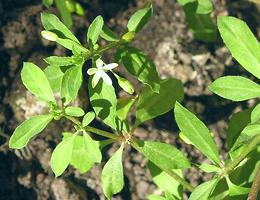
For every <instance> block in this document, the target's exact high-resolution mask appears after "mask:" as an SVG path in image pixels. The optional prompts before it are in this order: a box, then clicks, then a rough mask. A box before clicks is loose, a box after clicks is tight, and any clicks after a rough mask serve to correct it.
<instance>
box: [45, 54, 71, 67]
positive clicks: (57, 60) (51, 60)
mask: <svg viewBox="0 0 260 200" xmlns="http://www.w3.org/2000/svg"><path fill="white" fill-rule="evenodd" d="M44 61H45V62H46V63H48V64H49V65H57V66H70V65H73V64H75V60H74V59H73V57H60V56H50V57H47V58H45V59H44Z"/></svg>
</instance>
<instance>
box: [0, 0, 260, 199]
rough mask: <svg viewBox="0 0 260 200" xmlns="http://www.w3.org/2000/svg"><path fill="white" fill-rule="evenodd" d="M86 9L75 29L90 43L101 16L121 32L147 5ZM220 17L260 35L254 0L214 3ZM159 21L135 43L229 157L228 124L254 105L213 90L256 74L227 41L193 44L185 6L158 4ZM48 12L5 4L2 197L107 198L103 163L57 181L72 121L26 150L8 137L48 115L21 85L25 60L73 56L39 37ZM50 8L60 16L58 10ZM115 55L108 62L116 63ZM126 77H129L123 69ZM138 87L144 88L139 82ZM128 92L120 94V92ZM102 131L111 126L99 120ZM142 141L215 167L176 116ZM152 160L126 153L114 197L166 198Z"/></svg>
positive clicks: (99, 0) (32, 2) (0, 76)
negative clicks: (57, 154)
mask: <svg viewBox="0 0 260 200" xmlns="http://www.w3.org/2000/svg"><path fill="white" fill-rule="evenodd" d="M80 2H81V3H82V5H83V6H84V7H85V8H86V10H87V12H86V15H85V17H78V16H73V20H74V26H73V31H74V32H75V33H76V35H77V37H78V38H79V40H80V41H83V43H86V39H85V32H86V27H88V25H89V22H90V21H91V20H92V19H93V18H94V17H95V16H96V15H98V14H102V15H103V16H104V17H105V20H106V22H107V23H108V25H109V26H110V27H111V28H112V29H113V30H114V31H115V32H117V33H122V31H123V27H125V25H126V23H127V19H129V16H130V15H131V14H132V13H133V12H134V11H135V10H136V9H137V8H140V7H142V6H143V5H144V3H145V1H144V0H136V1H134V0H131V1H129V0H121V1H120V0H113V1H111V0H106V1H105V0H94V1H91V3H89V2H88V1H84V0H81V1H80ZM213 2H214V8H215V9H214V12H213V14H212V17H216V16H217V15H233V16H236V17H239V18H241V19H243V20H245V21H246V22H247V23H248V24H249V26H250V27H251V28H252V30H253V31H254V33H255V34H256V35H257V36H260V29H259V27H260V26H259V25H260V24H259V23H260V20H259V16H260V15H259V8H257V7H256V6H255V5H254V4H252V3H249V2H247V1H242V0H241V1H231V0H230V1H228V0H213ZM153 5H154V10H155V12H154V16H153V18H152V19H151V21H150V22H149V23H148V24H147V25H146V27H145V28H144V29H143V30H142V32H141V33H140V34H138V36H137V38H136V40H135V42H134V46H136V47H138V48H141V49H143V51H144V52H146V53H147V54H148V55H149V56H150V57H151V58H152V59H153V60H154V62H155V64H156V66H157V70H158V72H159V74H160V77H161V78H165V77H175V78H178V79H180V80H181V81H182V82H183V83H184V86H185V95H186V96H185V100H184V102H183V104H184V105H185V106H186V107H187V108H189V109H190V110H191V111H193V112H194V113H196V114H197V116H198V117H199V118H201V119H202V120H203V121H204V122H205V123H206V124H207V125H208V126H209V128H210V129H211V131H212V132H213V133H214V136H215V140H216V142H217V145H218V147H219V149H221V154H222V156H223V157H224V158H225V157H226V153H225V152H226V143H225V138H226V129H227V121H228V119H229V117H230V115H231V114H232V113H234V112H237V111H239V110H241V109H242V108H247V107H248V106H250V105H252V104H253V103H254V102H253V101H249V102H244V103H234V102H230V101H226V100H223V99H221V98H219V97H217V96H215V95H212V94H211V93H210V91H209V90H208V88H207V86H208V85H209V84H210V83H211V82H212V81H213V80H215V79H216V78H217V77H219V76H221V75H223V74H224V75H227V74H232V75H234V74H240V75H241V74H242V75H246V76H249V77H251V76H250V75H249V74H248V73H246V72H245V71H244V70H243V69H242V68H241V67H239V65H238V64H237V63H236V62H235V61H234V60H232V57H231V55H230V53H229V51H228V50H227V49H226V48H225V47H224V46H223V43H222V41H221V39H220V38H218V40H217V42H216V43H214V44H206V43H203V42H199V41H196V40H194V38H193V37H192V34H191V32H190V31H189V29H188V27H187V24H186V21H185V15H184V12H183V10H182V8H181V7H180V6H179V5H178V4H177V3H176V1H173V0H154V1H153ZM44 10H46V8H44V7H43V6H42V5H41V1H40V0H19V1H15V0H9V1H1V0H0V58H1V62H0V134H1V135H0V183H1V187H0V200H35V199H39V200H103V199H105V198H104V196H103V194H102V189H101V186H100V178H99V177H100V173H101V169H102V168H101V166H102V165H101V166H95V167H93V168H92V169H91V171H90V172H88V173H87V174H80V173H79V172H78V171H77V170H75V169H73V168H72V167H70V168H69V169H68V170H67V171H66V173H65V174H64V175H63V176H62V177H60V178H58V179H56V178H55V177H54V175H53V173H52V172H51V169H50V165H49V161H50V156H51V152H52V151H53V149H54V147H55V146H56V144H57V143H58V142H59V141H60V139H61V134H60V133H61V131H62V130H64V129H65V130H70V129H71V124H70V123H68V122H66V121H61V122H59V123H56V124H54V123H52V124H51V125H50V126H49V127H48V128H47V129H46V130H45V131H44V132H43V133H42V134H40V135H39V136H38V137H37V138H35V139H34V140H32V141H31V142H30V143H29V145H28V147H26V148H24V149H23V150H19V151H18V150H15V151H13V150H11V149H9V148H8V139H9V137H10V135H11V134H12V132H13V130H14V129H15V127H17V125H18V124H19V123H21V122H22V121H23V120H25V119H27V118H29V117H30V116H33V115H35V114H39V113H43V112H44V111H46V107H45V106H44V105H43V104H41V103H38V102H37V101H36V99H35V97H34V96H32V95H31V94H30V93H29V92H27V91H26V90H25V88H24V86H23V85H22V84H21V80H20V79H21V78H20V70H21V66H22V62H23V61H31V62H34V63H36V64H37V65H38V66H42V67H44V66H45V65H44V63H43V61H42V59H43V58H44V57H47V56H50V55H66V54H68V52H67V51H66V50H65V49H64V48H62V47H60V46H56V45H55V44H54V43H50V42H46V41H44V40H43V39H41V37H40V31H41V30H42V26H41V23H40V12H42V11H44ZM51 11H52V12H54V13H57V11H56V10H55V9H54V8H51ZM111 58H112V57H111V56H110V54H108V55H107V56H106V60H107V62H109V61H112V59H111ZM119 73H122V74H123V75H124V74H125V72H124V70H120V71H119ZM135 85H136V87H140V86H139V84H138V83H137V82H135ZM120 94H121V92H120V91H119V95H120ZM80 96H81V97H82V98H79V99H77V100H76V102H75V104H79V105H81V106H83V107H84V108H85V109H87V107H88V102H86V101H82V99H86V93H85V91H84V88H83V89H82V92H81V93H80ZM95 124H96V125H97V126H100V127H101V128H104V127H103V126H102V125H101V124H100V123H99V122H95ZM136 132H137V137H139V138H140V139H143V140H156V141H161V142H166V143H169V144H172V145H174V146H176V147H177V148H179V149H181V150H182V151H183V152H184V153H185V154H186V155H187V156H188V157H189V159H190V160H191V161H192V162H194V163H202V162H208V160H207V159H206V158H205V157H203V156H202V155H201V154H200V153H199V152H198V151H197V150H196V149H194V148H193V147H191V146H189V145H186V144H185V143H184V142H182V141H181V140H180V138H178V135H177V133H178V128H177V126H176V124H175V122H174V119H173V113H172V111H171V112H169V113H167V114H165V115H163V116H160V117H158V118H156V119H154V120H151V121H149V122H147V123H145V124H143V125H142V126H141V127H140V128H138V129H137V131H136ZM116 148H118V144H115V145H112V146H110V147H109V148H107V149H106V151H105V152H104V153H105V156H104V161H105V160H107V159H108V158H109V156H110V155H111V154H112V153H113V152H114V151H115V150H116ZM146 162H147V161H146V160H145V159H144V157H142V156H141V155H140V154H138V153H137V152H135V151H134V150H133V149H130V148H127V150H126V152H125V154H124V172H125V187H124V189H123V191H122V192H121V193H120V194H118V195H116V196H115V198H114V199H117V200H120V199H124V200H128V199H129V200H144V199H147V196H148V195H149V194H153V193H155V194H160V191H159V190H158V189H157V188H156V186H155V185H154V184H153V183H152V179H151V175H150V173H149V170H147V168H146ZM185 177H186V178H187V180H189V181H190V182H191V183H192V184H193V185H197V184H198V183H199V182H201V181H205V180H208V179H209V178H210V175H205V174H203V173H201V172H199V171H198V170H197V169H196V168H192V169H190V170H188V171H186V172H185Z"/></svg>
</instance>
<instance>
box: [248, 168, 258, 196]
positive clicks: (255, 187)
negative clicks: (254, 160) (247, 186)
mask: <svg viewBox="0 0 260 200" xmlns="http://www.w3.org/2000/svg"><path fill="white" fill-rule="evenodd" d="M259 190H260V166H259V167H258V170H257V173H256V177H255V179H254V182H253V184H252V187H251V190H250V192H249V195H248V198H247V200H256V199H257V195H258V192H259Z"/></svg>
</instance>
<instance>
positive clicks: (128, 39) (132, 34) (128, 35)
mask: <svg viewBox="0 0 260 200" xmlns="http://www.w3.org/2000/svg"><path fill="white" fill-rule="evenodd" d="M134 38H135V32H134V31H129V32H127V33H125V34H124V35H123V36H122V39H123V40H125V41H126V42H131V41H132V40H133V39H134Z"/></svg>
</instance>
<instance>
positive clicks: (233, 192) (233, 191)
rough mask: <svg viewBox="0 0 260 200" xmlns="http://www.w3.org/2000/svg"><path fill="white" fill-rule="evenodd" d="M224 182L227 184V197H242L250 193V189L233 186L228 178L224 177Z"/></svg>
mask: <svg viewBox="0 0 260 200" xmlns="http://www.w3.org/2000/svg"><path fill="white" fill-rule="evenodd" d="M226 181H227V184H228V188H229V189H228V191H229V196H238V195H244V194H248V193H249V191H250V188H245V187H241V186H238V185H235V184H233V183H232V182H231V181H230V179H229V178H228V177H226Z"/></svg>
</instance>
